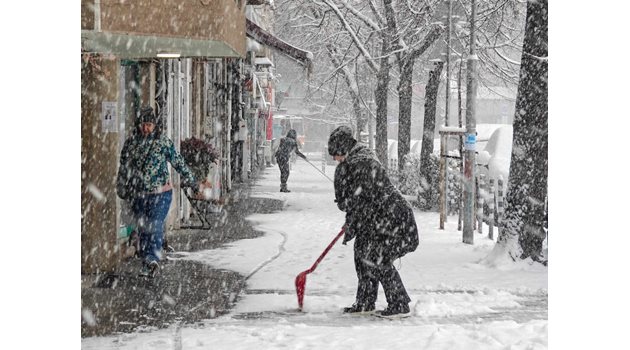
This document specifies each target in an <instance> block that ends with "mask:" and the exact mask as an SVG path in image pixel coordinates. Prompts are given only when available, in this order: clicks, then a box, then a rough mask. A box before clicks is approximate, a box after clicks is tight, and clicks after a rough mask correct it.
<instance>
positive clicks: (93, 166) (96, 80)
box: [81, 55, 121, 273]
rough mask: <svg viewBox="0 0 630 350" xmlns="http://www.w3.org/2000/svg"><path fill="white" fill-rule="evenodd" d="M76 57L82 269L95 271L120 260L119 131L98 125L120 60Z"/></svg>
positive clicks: (112, 94) (113, 94) (113, 91)
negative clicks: (78, 70) (106, 130)
mask: <svg viewBox="0 0 630 350" xmlns="http://www.w3.org/2000/svg"><path fill="white" fill-rule="evenodd" d="M81 58H82V59H81V81H82V88H81V272H82V273H94V272H98V271H101V272H102V271H112V270H113V269H114V268H115V266H116V265H117V264H118V263H119V262H120V259H121V251H120V250H119V247H118V244H117V229H118V220H117V217H116V213H117V206H116V187H115V181H116V170H117V162H118V137H119V134H118V133H104V132H103V131H102V129H101V106H102V102H103V101H117V99H118V84H117V81H118V70H119V67H120V62H119V60H118V59H116V58H114V57H103V56H99V55H82V56H81ZM90 188H92V189H96V191H94V190H90Z"/></svg>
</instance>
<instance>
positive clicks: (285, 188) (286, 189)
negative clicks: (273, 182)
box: [280, 184, 291, 192]
mask: <svg viewBox="0 0 630 350" xmlns="http://www.w3.org/2000/svg"><path fill="white" fill-rule="evenodd" d="M280 192H291V191H289V189H288V188H287V184H280Z"/></svg>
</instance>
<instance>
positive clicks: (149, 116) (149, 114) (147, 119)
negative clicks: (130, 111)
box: [139, 106, 157, 124]
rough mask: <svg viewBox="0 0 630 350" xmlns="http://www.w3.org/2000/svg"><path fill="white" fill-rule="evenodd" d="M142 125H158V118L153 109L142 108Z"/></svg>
mask: <svg viewBox="0 0 630 350" xmlns="http://www.w3.org/2000/svg"><path fill="white" fill-rule="evenodd" d="M139 118H140V123H153V124H157V117H156V115H155V112H153V108H152V107H148V106H147V107H142V109H141V110H140V117H139Z"/></svg>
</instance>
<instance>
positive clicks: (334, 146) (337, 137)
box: [328, 125, 357, 156]
mask: <svg viewBox="0 0 630 350" xmlns="http://www.w3.org/2000/svg"><path fill="white" fill-rule="evenodd" d="M356 143H357V140H355V139H354V137H353V136H352V129H350V128H349V127H347V126H343V125H342V126H340V127H338V128H336V129H335V130H333V131H332V132H331V133H330V137H329V138H328V154H330V155H331V156H345V155H346V154H348V152H350V150H351V149H352V147H354V145H355V144H356Z"/></svg>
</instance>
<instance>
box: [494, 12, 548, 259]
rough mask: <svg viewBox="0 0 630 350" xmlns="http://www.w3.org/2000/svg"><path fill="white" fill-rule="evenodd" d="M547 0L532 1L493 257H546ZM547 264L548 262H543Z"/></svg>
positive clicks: (524, 42) (527, 22)
mask: <svg viewBox="0 0 630 350" xmlns="http://www.w3.org/2000/svg"><path fill="white" fill-rule="evenodd" d="M547 28H548V11H547V0H538V1H529V2H528V3H527V16H526V25H525V39H524V41H523V53H522V56H521V70H520V80H519V85H518V93H517V99H516V113H515V116H514V126H513V127H514V136H513V145H512V161H511V163H510V178H509V181H508V191H507V195H506V202H507V204H506V208H505V216H504V219H503V224H504V225H505V229H504V230H502V232H501V235H500V236H499V238H498V242H497V245H496V246H495V248H494V250H493V252H492V253H491V254H490V256H489V257H488V260H490V259H492V258H497V257H498V256H500V255H502V254H507V255H508V256H509V257H510V258H512V260H516V259H526V258H528V257H530V258H532V259H533V260H535V261H541V260H542V257H541V253H542V243H543V241H544V239H545V237H546V227H545V226H546V218H547V206H546V203H547V147H548V129H547V121H548V111H547V105H548V102H547V76H548V66H547V53H548V49H547ZM543 263H545V264H546V261H543Z"/></svg>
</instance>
